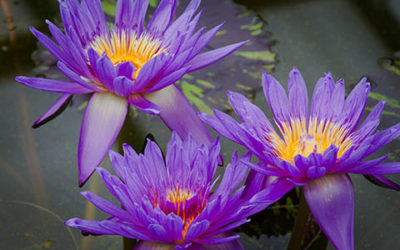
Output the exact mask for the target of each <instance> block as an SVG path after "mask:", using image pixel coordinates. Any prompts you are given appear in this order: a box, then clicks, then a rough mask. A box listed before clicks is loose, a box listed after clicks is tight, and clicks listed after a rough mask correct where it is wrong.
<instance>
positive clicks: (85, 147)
mask: <svg viewBox="0 0 400 250" xmlns="http://www.w3.org/2000/svg"><path fill="white" fill-rule="evenodd" d="M59 2H60V11H61V17H62V20H63V23H64V31H65V33H63V32H62V31H61V30H60V29H59V28H58V27H56V26H55V25H54V24H53V23H51V22H50V21H46V22H47V24H48V25H49V30H50V33H51V34H52V36H53V38H54V40H55V42H54V41H53V40H51V39H50V38H48V37H47V36H45V35H44V34H42V33H41V32H39V31H38V30H36V29H35V28H33V27H32V28H31V31H32V33H33V34H34V35H35V36H36V37H37V39H38V40H39V41H40V42H41V43H42V44H43V45H44V46H45V47H46V49H47V50H48V51H49V52H50V53H51V54H52V55H53V56H54V57H55V58H56V59H57V60H58V64H57V66H58V68H59V70H60V71H61V72H62V73H63V74H64V75H65V76H66V77H68V78H69V79H70V80H71V81H72V82H66V81H60V80H55V79H44V78H36V77H24V76H19V77H17V78H16V80H17V81H18V82H21V83H23V84H25V85H27V86H29V87H33V88H37V89H41V90H46V91H50V92H56V93H62V96H61V97H60V98H59V99H58V100H57V101H56V103H55V104H54V105H53V106H52V107H51V108H50V109H49V110H48V111H47V112H46V113H45V114H43V115H42V116H41V117H40V118H39V119H38V120H37V121H36V122H35V124H34V126H37V125H39V124H40V123H42V122H43V121H44V120H46V119H47V118H49V117H50V116H51V115H53V114H55V113H56V112H57V110H58V109H59V108H61V107H62V106H63V104H64V103H66V102H67V101H68V100H69V97H70V96H71V95H73V94H88V93H93V95H92V97H91V99H90V101H89V103H88V106H87V108H86V111H85V114H84V118H83V122H82V127H81V134H80V139H79V149H78V168H79V184H80V185H83V184H84V183H85V182H86V180H87V179H88V178H89V177H90V175H91V174H92V173H93V171H94V170H95V168H96V167H97V166H98V165H99V164H100V163H101V162H102V160H103V158H104V156H105V155H106V153H107V152H108V150H109V149H110V147H111V145H112V144H113V142H114V141H115V138H116V136H117V135H118V133H119V131H120V129H121V126H122V124H123V122H124V119H125V117H126V114H127V112H128V104H130V105H133V106H134V107H136V108H137V109H139V110H142V111H144V112H146V113H149V114H154V115H160V117H161V119H162V120H163V121H164V122H165V123H166V125H167V126H168V127H169V128H171V129H172V130H175V131H177V132H178V133H179V135H180V136H181V137H183V138H185V137H186V136H187V134H188V131H190V132H191V133H192V134H193V137H194V138H195V139H196V140H198V141H199V142H208V143H211V141H212V138H211V136H210V135H209V133H208V131H207V129H206V128H205V126H204V125H203V124H202V123H201V121H200V120H199V118H198V117H197V115H196V112H195V110H194V109H193V107H192V106H191V105H190V103H189V102H188V100H187V99H186V98H185V97H184V96H183V94H182V93H181V92H180V91H179V90H178V89H177V88H176V86H175V85H173V84H174V83H175V82H176V81H177V80H179V79H181V78H182V77H183V75H184V74H186V73H188V72H192V71H195V70H198V69H201V68H204V67H206V66H208V65H210V64H212V63H215V62H216V61H218V60H220V59H222V58H223V57H225V56H227V55H228V54H230V53H232V52H233V51H235V50H236V49H238V48H239V47H241V46H242V45H244V44H245V43H246V42H241V43H236V44H232V45H228V46H225V47H222V48H218V49H214V50H211V51H208V52H205V53H202V54H199V53H200V52H201V51H202V50H203V48H204V47H205V46H206V45H207V44H208V42H209V41H210V40H211V39H212V38H213V37H214V36H215V34H216V33H217V31H218V30H219V29H220V27H221V25H219V26H216V27H214V28H212V29H211V30H209V31H207V32H205V31H204V30H205V27H203V28H200V29H199V30H197V31H196V30H195V29H196V25H197V23H198V21H199V19H200V15H201V12H200V13H197V14H196V10H197V8H198V7H199V4H200V0H192V1H191V2H190V3H189V4H188V6H187V8H186V9H185V11H184V12H183V13H182V14H181V15H180V16H179V17H178V18H176V20H175V21H174V16H175V10H176V5H177V1H176V0H162V1H161V2H160V4H159V5H158V8H157V9H156V10H155V12H154V14H153V15H152V17H151V19H150V21H149V22H148V24H147V25H146V27H144V19H145V16H146V11H147V8H148V4H149V0H136V1H133V0H119V1H118V2H117V7H116V14H115V25H111V29H109V28H108V25H107V22H106V19H105V15H104V12H103V10H102V6H101V2H100V0H82V1H81V2H79V1H78V0H59Z"/></svg>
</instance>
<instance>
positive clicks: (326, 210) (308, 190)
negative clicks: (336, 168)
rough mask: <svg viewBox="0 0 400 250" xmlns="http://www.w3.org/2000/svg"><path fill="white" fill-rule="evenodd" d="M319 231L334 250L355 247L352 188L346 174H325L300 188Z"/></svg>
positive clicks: (349, 249)
mask: <svg viewBox="0 0 400 250" xmlns="http://www.w3.org/2000/svg"><path fill="white" fill-rule="evenodd" d="M303 193H304V197H305V198H306V200H307V204H308V206H309V208H310V210H311V213H312V215H313V216H314V218H315V220H316V221H317V223H318V225H319V226H320V227H321V229H322V231H323V232H324V233H325V235H326V236H327V237H328V238H329V240H330V241H331V242H332V243H333V245H334V246H335V247H336V248H337V249H348V250H352V249H354V237H353V227H354V190H353V184H352V183H351V180H350V177H349V176H348V175H327V176H325V177H323V178H321V179H317V180H312V181H310V182H309V183H308V184H307V185H306V186H304V187H303Z"/></svg>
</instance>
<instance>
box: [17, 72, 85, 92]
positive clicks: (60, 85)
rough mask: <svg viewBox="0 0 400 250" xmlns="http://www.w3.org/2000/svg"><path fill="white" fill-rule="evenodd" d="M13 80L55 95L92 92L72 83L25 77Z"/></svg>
mask: <svg viewBox="0 0 400 250" xmlns="http://www.w3.org/2000/svg"><path fill="white" fill-rule="evenodd" d="M15 80H16V81H17V82H20V83H22V84H24V85H26V86H28V87H32V88H36V89H41V90H46V91H50V92H56V93H63V94H88V93H90V92H93V90H91V89H88V88H85V87H83V86H81V85H79V84H77V83H74V82H65V81H59V80H53V79H46V78H40V77H25V76H17V77H16V78H15Z"/></svg>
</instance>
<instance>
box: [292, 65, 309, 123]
mask: <svg viewBox="0 0 400 250" xmlns="http://www.w3.org/2000/svg"><path fill="white" fill-rule="evenodd" d="M288 92H289V102H290V104H289V110H290V113H291V114H292V117H293V118H298V119H304V118H307V117H308V116H307V115H308V95H307V87H306V83H305V82H304V79H303V76H302V75H301V73H300V71H298V69H297V68H296V67H294V68H293V69H292V71H290V73H289V83H288Z"/></svg>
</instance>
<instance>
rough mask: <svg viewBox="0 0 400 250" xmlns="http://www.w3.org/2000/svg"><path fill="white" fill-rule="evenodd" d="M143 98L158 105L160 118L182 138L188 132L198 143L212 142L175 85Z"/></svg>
mask: <svg viewBox="0 0 400 250" xmlns="http://www.w3.org/2000/svg"><path fill="white" fill-rule="evenodd" d="M145 98H146V99H147V100H149V101H150V102H152V103H154V104H156V105H157V106H159V107H160V109H161V112H160V117H161V119H162V120H163V121H164V122H165V124H166V125H167V126H168V127H169V128H170V129H171V130H173V131H176V132H177V133H178V135H179V136H180V137H181V138H182V139H185V138H186V137H187V136H188V135H189V133H190V134H191V135H192V136H193V138H194V139H195V140H196V141H197V142H198V143H206V144H207V145H209V144H211V143H212V137H211V135H210V133H209V132H208V130H207V128H206V127H205V126H204V124H203V122H202V121H201V120H200V118H199V117H198V116H197V112H196V110H195V109H194V108H193V106H192V105H191V104H190V103H189V101H188V100H187V99H186V97H185V96H184V95H183V94H182V92H181V91H179V90H178V89H177V87H176V86H174V85H171V86H168V87H166V88H164V89H161V90H159V91H157V92H154V93H151V94H147V95H145Z"/></svg>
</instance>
